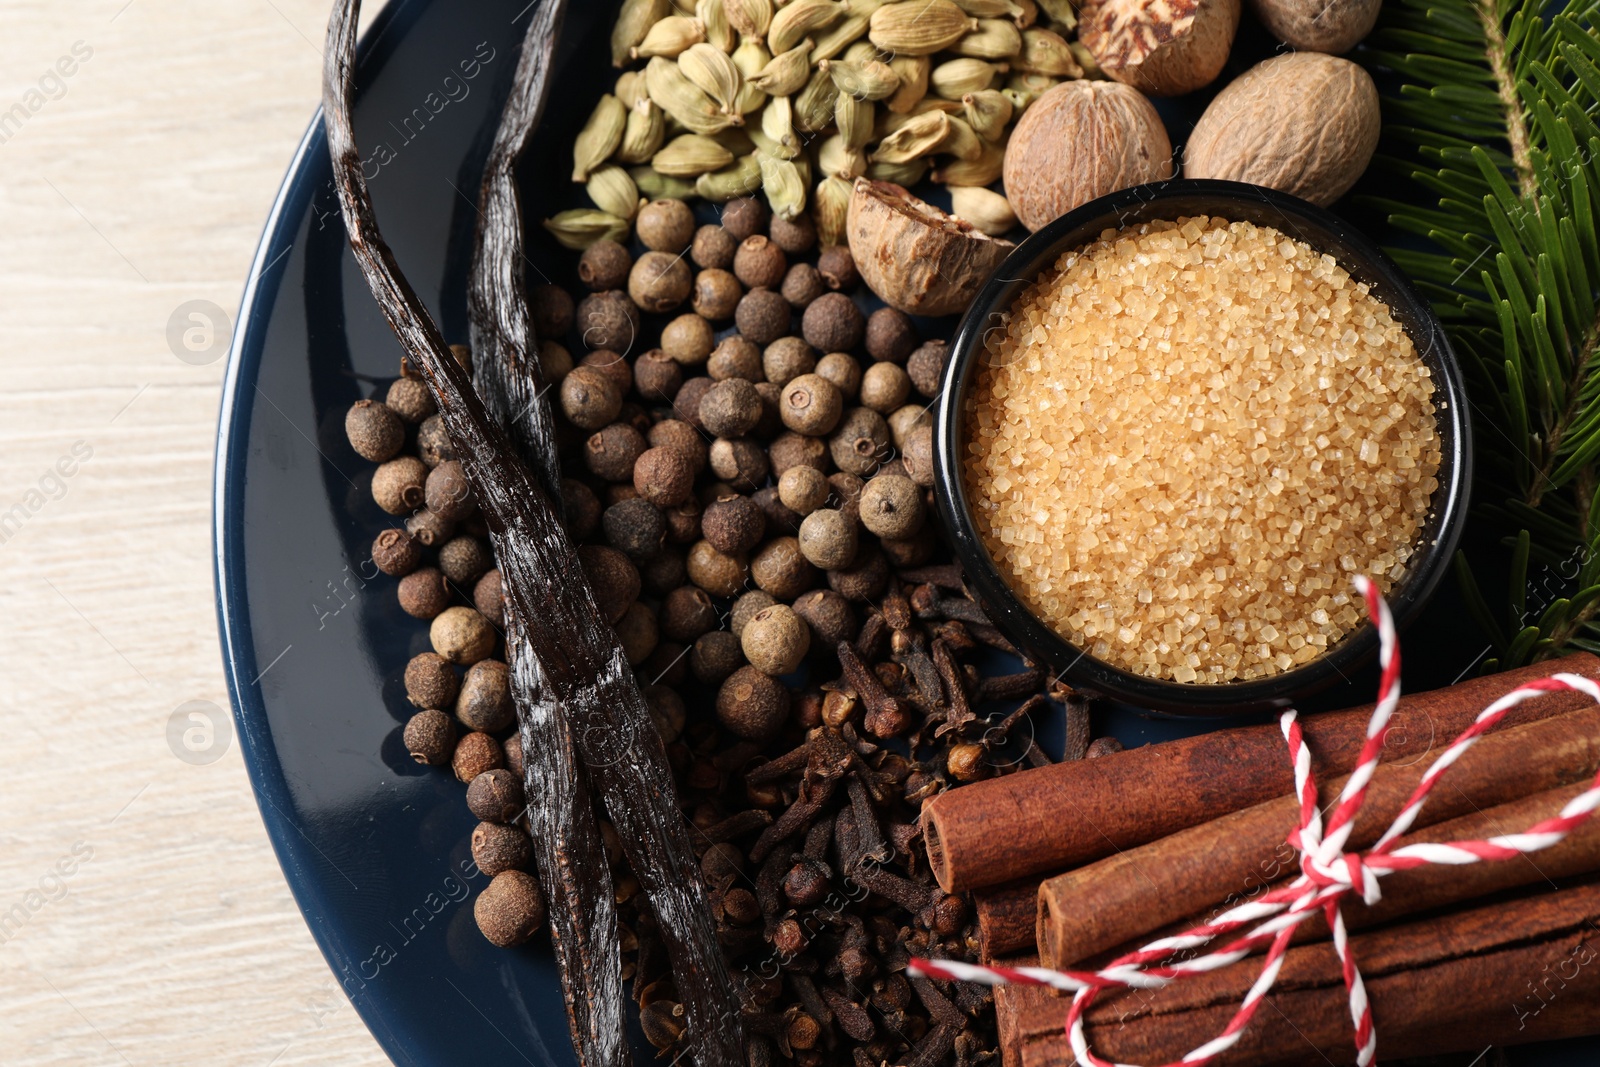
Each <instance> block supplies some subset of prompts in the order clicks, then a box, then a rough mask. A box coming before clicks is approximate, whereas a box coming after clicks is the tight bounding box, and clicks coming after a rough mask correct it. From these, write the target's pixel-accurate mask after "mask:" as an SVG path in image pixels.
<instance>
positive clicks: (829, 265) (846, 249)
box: [817, 245, 861, 292]
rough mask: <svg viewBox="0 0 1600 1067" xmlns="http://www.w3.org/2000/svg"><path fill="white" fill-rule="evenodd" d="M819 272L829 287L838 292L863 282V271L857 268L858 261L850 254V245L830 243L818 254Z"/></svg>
mask: <svg viewBox="0 0 1600 1067" xmlns="http://www.w3.org/2000/svg"><path fill="white" fill-rule="evenodd" d="M817 273H818V274H820V275H822V280H823V281H824V282H826V283H827V285H828V288H829V289H832V290H834V291H836V292H837V291H839V290H843V291H845V292H849V291H850V290H852V289H854V288H855V287H856V286H858V285H860V284H861V272H860V271H858V270H856V261H855V258H854V257H853V256H851V255H850V246H849V245H829V246H828V247H827V248H824V249H823V250H822V253H821V254H820V255H819V256H817Z"/></svg>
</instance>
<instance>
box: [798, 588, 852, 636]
mask: <svg viewBox="0 0 1600 1067" xmlns="http://www.w3.org/2000/svg"><path fill="white" fill-rule="evenodd" d="M794 613H795V614H796V615H798V616H800V618H801V619H802V620H804V622H805V624H806V625H807V626H809V627H810V628H811V644H812V646H813V647H815V648H825V649H833V648H838V647H839V642H840V641H854V640H855V638H856V615H855V612H854V611H852V610H851V608H850V602H849V601H847V600H845V598H844V597H842V596H840V595H839V594H838V593H835V592H834V591H833V590H832V589H813V590H812V591H811V592H809V593H806V594H805V595H804V596H801V597H799V598H798V599H796V600H795V602H794Z"/></svg>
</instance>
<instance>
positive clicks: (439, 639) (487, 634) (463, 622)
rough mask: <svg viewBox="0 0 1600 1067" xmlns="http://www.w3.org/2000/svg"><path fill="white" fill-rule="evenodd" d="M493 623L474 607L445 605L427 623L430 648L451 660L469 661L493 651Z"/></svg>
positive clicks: (472, 661) (471, 661)
mask: <svg viewBox="0 0 1600 1067" xmlns="http://www.w3.org/2000/svg"><path fill="white" fill-rule="evenodd" d="M496 636H497V635H496V634H495V631H494V627H493V626H490V625H489V620H488V619H486V618H484V617H483V616H482V615H480V614H479V613H478V611H477V609H476V608H467V607H462V606H460V605H457V606H455V607H453V608H445V609H444V611H442V612H440V613H439V615H438V616H437V617H436V618H435V619H434V620H433V623H432V625H430V626H429V627H428V640H429V641H430V642H432V644H433V650H434V651H435V652H437V653H439V655H441V656H443V657H444V658H445V659H447V660H449V661H450V662H451V663H459V664H463V665H465V664H469V663H476V662H478V661H479V660H480V659H485V658H487V657H488V656H489V654H490V653H491V652H493V651H494V642H495V637H496Z"/></svg>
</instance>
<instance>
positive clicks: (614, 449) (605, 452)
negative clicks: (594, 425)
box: [583, 422, 649, 482]
mask: <svg viewBox="0 0 1600 1067" xmlns="http://www.w3.org/2000/svg"><path fill="white" fill-rule="evenodd" d="M648 447H649V446H648V445H647V444H646V443H645V439H644V434H642V433H640V432H639V431H638V430H636V429H634V428H633V427H632V426H629V425H628V424H627V423H625V422H613V423H612V424H611V425H609V426H604V427H601V429H600V430H599V431H598V432H596V433H594V434H591V435H590V437H589V439H588V440H587V441H585V442H584V443H583V462H584V465H585V466H586V467H588V468H589V473H591V474H593V475H594V476H595V477H596V478H601V479H603V480H605V481H608V482H630V481H632V480H633V465H634V464H635V463H637V462H638V461H639V457H640V456H642V455H644V451H645V449H646V448H648Z"/></svg>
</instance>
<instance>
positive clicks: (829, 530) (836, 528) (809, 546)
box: [800, 508, 857, 571]
mask: <svg viewBox="0 0 1600 1067" xmlns="http://www.w3.org/2000/svg"><path fill="white" fill-rule="evenodd" d="M856 546H857V540H856V524H855V522H853V521H852V520H851V519H849V518H848V517H846V516H845V515H844V513H843V512H839V511H835V510H833V509H832V508H819V509H817V510H815V511H813V512H811V514H809V515H807V516H806V517H805V521H804V522H802V523H801V524H800V551H801V552H802V553H803V554H804V555H805V557H806V559H808V560H810V561H811V563H812V564H813V565H815V566H818V567H821V568H822V569H823V570H825V571H836V570H843V569H844V568H845V567H848V566H850V563H851V562H852V561H853V560H854V559H855V558H856Z"/></svg>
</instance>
